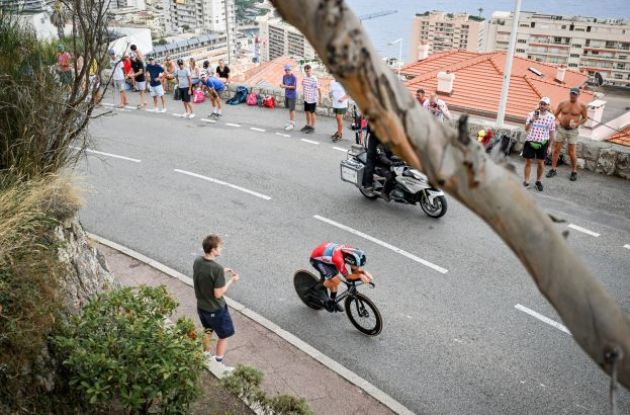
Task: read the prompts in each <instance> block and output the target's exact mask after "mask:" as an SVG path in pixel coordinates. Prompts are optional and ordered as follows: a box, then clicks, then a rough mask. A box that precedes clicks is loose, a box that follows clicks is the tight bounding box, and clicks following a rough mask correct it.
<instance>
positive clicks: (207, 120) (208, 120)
mask: <svg viewBox="0 0 630 415" xmlns="http://www.w3.org/2000/svg"><path fill="white" fill-rule="evenodd" d="M201 121H203V122H210V123H212V124H214V123H216V122H217V120H211V119H209V118H202V119H201Z"/></svg>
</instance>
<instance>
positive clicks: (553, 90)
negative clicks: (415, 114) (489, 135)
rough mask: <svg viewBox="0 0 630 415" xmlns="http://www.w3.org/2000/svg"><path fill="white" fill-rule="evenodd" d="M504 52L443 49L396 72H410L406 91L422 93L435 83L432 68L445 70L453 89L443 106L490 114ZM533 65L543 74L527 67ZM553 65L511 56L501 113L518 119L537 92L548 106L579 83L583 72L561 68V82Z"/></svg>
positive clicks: (584, 97)
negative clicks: (505, 102) (562, 71)
mask: <svg viewBox="0 0 630 415" xmlns="http://www.w3.org/2000/svg"><path fill="white" fill-rule="evenodd" d="M505 57H506V54H505V52H491V53H478V52H467V51H448V52H441V53H437V54H434V55H431V56H430V57H429V58H427V59H425V60H422V61H419V62H416V63H413V64H410V65H407V66H406V67H404V68H403V69H402V71H401V72H402V73H405V74H408V75H411V76H414V75H415V77H414V78H412V79H411V80H409V81H407V82H406V86H407V89H408V90H409V91H411V92H412V93H414V92H415V90H416V89H418V88H422V89H424V90H425V91H426V93H427V94H431V93H433V92H435V91H436V89H437V74H438V73H439V72H442V71H447V70H448V71H450V72H451V73H454V74H455V82H454V86H453V93H452V94H451V95H450V96H448V97H445V98H444V100H445V101H446V102H447V103H448V105H449V107H450V108H451V109H454V110H458V111H466V112H471V113H478V114H482V115H486V116H495V115H496V113H497V110H498V108H499V100H500V97H501V87H502V85H503V67H504V65H505ZM529 67H534V68H536V69H537V70H538V71H540V72H541V73H543V76H538V75H536V74H534V73H533V72H531V71H530V70H529V69H528V68H529ZM556 70H557V67H556V66H554V65H550V64H546V63H541V62H535V61H533V60H530V59H524V58H519V57H515V58H514V60H513V61H512V74H511V77H510V90H509V93H508V102H507V107H506V118H508V119H511V120H514V121H523V120H524V119H525V118H526V117H527V114H528V113H529V112H530V111H532V109H534V108H536V106H537V105H538V102H539V100H540V98H541V97H543V96H547V97H549V98H551V104H552V107H555V106H556V105H557V104H558V103H560V102H561V101H564V100H566V99H568V98H569V89H570V88H572V87H578V86H581V85H582V84H584V83H585V82H586V80H587V78H588V77H587V75H584V74H581V73H579V72H576V71H573V70H569V69H567V71H566V74H565V78H564V82H563V83H560V82H558V81H556V80H555V75H556ZM592 99H593V93H592V92H589V91H583V92H582V93H581V94H580V97H579V100H580V102H583V103H588V102H590V101H591V100H592Z"/></svg>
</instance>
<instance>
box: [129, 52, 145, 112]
mask: <svg viewBox="0 0 630 415" xmlns="http://www.w3.org/2000/svg"><path fill="white" fill-rule="evenodd" d="M131 70H132V71H133V73H132V77H133V80H134V81H135V82H136V89H137V90H138V91H140V103H139V104H138V108H142V107H146V106H147V101H146V99H145V97H144V93H145V91H146V89H147V84H146V82H145V75H144V63H143V62H142V61H141V60H140V58H139V57H138V55H134V57H133V58H132V59H131Z"/></svg>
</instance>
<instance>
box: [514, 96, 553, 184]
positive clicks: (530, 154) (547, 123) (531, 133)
mask: <svg viewBox="0 0 630 415" xmlns="http://www.w3.org/2000/svg"><path fill="white" fill-rule="evenodd" d="M550 108H551V100H550V99H549V98H548V97H542V98H541V99H540V102H539V104H538V108H537V109H536V110H534V111H532V112H530V113H529V115H528V116H527V121H526V123H525V131H527V138H526V139H525V144H524V145H523V153H522V156H523V158H524V159H525V167H524V172H523V186H525V187H528V186H529V176H530V173H531V168H532V167H531V166H532V160H534V159H535V160H536V183H535V185H536V190H538V191H539V192H542V191H543V184H542V174H543V172H544V169H545V165H544V162H545V157H546V156H547V149H548V148H549V141H550V140H552V141H553V140H554V138H555V133H556V117H555V116H554V115H553V113H552V112H551V110H550Z"/></svg>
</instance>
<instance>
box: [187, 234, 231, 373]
mask: <svg viewBox="0 0 630 415" xmlns="http://www.w3.org/2000/svg"><path fill="white" fill-rule="evenodd" d="M202 246H203V252H204V255H203V256H200V257H198V258H196V259H195V262H194V264H193V285H194V288H195V297H196V299H197V314H198V315H199V320H200V321H201V325H202V326H203V328H204V335H203V350H204V355H206V357H207V358H209V360H210V362H213V363H218V364H221V365H223V356H224V355H225V349H226V348H227V339H228V338H229V337H232V336H233V335H234V323H233V322H232V317H231V316H230V312H229V310H228V307H227V304H226V303H225V298H223V295H224V294H225V293H226V292H227V290H228V288H230V286H231V285H232V284H233V283H234V282H236V281H238V280H239V278H240V277H239V275H238V274H237V273H235V272H234V271H232V270H231V269H230V268H224V267H223V266H221V265H219V264H218V263H217V262H216V261H215V260H216V258H217V257H219V256H221V251H222V249H223V241H222V240H221V238H220V237H219V236H217V235H209V236H207V237H205V238H204V240H203V243H202ZM226 273H228V274H230V275H231V278H230V279H229V280H228V281H227V282H226V281H225V274H226ZM212 333H216V335H217V337H218V338H219V340H218V341H217V345H216V354H215V355H214V356H212V355H211V354H210V339H211V338H212ZM223 368H224V370H232V368H230V367H227V366H223Z"/></svg>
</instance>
